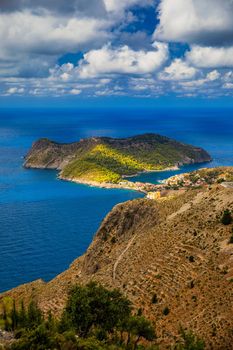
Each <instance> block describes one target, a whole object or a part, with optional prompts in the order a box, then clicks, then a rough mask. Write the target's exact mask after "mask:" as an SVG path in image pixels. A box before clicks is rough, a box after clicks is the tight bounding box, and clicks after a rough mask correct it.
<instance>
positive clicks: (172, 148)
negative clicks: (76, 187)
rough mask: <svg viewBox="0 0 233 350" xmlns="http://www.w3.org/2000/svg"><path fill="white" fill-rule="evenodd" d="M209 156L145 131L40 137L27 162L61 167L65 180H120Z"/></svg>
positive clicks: (206, 160)
mask: <svg viewBox="0 0 233 350" xmlns="http://www.w3.org/2000/svg"><path fill="white" fill-rule="evenodd" d="M210 160H211V157H210V155H209V154H208V153H207V152H206V151H205V150H203V149H202V148H198V147H194V146H190V145H187V144H184V143H180V142H177V141H175V140H173V139H170V138H167V137H164V136H160V135H156V134H144V135H139V136H134V137H129V138H122V139H114V138H107V137H92V138H88V139H83V140H80V141H79V142H76V143H71V144H59V143H56V142H53V141H50V140H48V139H40V140H38V141H37V142H35V143H34V144H33V146H32V149H31V150H30V151H29V153H28V154H27V156H26V159H25V164H24V165H25V167H27V168H48V169H58V170H60V178H62V179H66V180H71V181H77V182H84V183H96V184H98V183H99V184H104V183H110V184H118V183H120V182H121V181H122V177H123V176H130V175H133V174H137V173H139V172H143V171H154V170H163V169H167V168H172V167H178V166H181V165H183V164H190V163H201V162H208V161H210Z"/></svg>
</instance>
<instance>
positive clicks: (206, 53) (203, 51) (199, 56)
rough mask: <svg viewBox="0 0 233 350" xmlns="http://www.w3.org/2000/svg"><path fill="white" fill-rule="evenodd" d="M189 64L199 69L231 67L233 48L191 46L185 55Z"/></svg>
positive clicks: (232, 63) (232, 64) (232, 65)
mask: <svg viewBox="0 0 233 350" xmlns="http://www.w3.org/2000/svg"><path fill="white" fill-rule="evenodd" d="M186 57H187V59H188V61H189V62H191V63H192V64H194V65H195V66H197V67H201V68H217V67H233V46H231V47H202V46H196V45H195V46H192V48H191V51H190V52H188V53H187V55H186Z"/></svg>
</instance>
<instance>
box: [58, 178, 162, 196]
mask: <svg viewBox="0 0 233 350" xmlns="http://www.w3.org/2000/svg"><path fill="white" fill-rule="evenodd" d="M57 178H58V179H59V180H62V181H69V182H74V183H77V184H80V185H86V186H90V187H98V188H105V189H121V190H131V191H138V192H141V193H144V194H147V193H148V191H146V190H145V189H144V188H140V187H139V186H137V183H134V182H131V181H125V180H123V181H122V182H120V183H118V184H114V183H110V182H97V181H88V180H81V179H74V178H67V177H63V176H61V175H58V177H57ZM140 184H142V187H144V186H143V185H146V184H144V183H140ZM149 185H152V186H157V185H154V184H149Z"/></svg>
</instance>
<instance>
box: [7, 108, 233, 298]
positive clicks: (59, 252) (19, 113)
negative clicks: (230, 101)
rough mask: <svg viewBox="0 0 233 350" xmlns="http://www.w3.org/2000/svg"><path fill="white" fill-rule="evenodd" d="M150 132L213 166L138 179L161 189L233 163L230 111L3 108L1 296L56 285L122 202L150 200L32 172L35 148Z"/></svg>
mask: <svg viewBox="0 0 233 350" xmlns="http://www.w3.org/2000/svg"><path fill="white" fill-rule="evenodd" d="M148 132H149V133H152V132H154V133H158V134H162V135H165V136H169V137H172V138H175V139H177V140H179V141H181V142H186V143H189V144H193V145H196V146H201V147H203V148H205V149H206V150H207V151H208V152H209V153H210V154H211V156H212V158H213V161H212V162H211V163H208V164H201V165H191V166H186V167H183V168H181V169H179V170H177V171H162V172H157V173H148V174H141V175H139V176H138V177H135V178H132V180H133V181H145V182H152V183H159V182H161V181H162V180H164V179H166V178H168V177H169V176H172V175H174V174H177V173H181V172H189V171H192V170H195V169H198V168H199V167H214V166H221V165H224V166H228V165H233V142H232V141H233V109H231V108H207V107H206V108H204V107H202V108H201V107H199V108H191V109H190V108H175V109H172V108H169V107H167V108H165V107H163V108H155V107H150V108H133V107H130V108H129V107H127V108H110V107H106V108H100V107H98V108H95V109H94V108H74V107H72V108H64V109H61V108H59V109H56V108H55V107H54V108H32V107H31V108H22V107H21V108H13V107H12V108H0V247H1V251H0V292H2V291H5V290H8V289H10V288H13V287H15V286H17V285H19V284H22V283H26V282H30V281H33V280H35V279H38V278H42V279H44V280H45V281H49V280H50V279H52V278H53V277H54V276H56V275H57V274H59V273H61V272H62V271H64V270H65V269H67V268H68V267H69V265H70V264H71V262H72V261H73V260H74V259H75V258H77V257H78V256H80V255H82V254H83V253H84V252H85V251H86V249H87V248H88V246H89V244H90V243H91V241H92V238H93V236H94V234H95V232H96V231H97V229H98V227H99V225H100V223H101V221H102V220H103V218H104V217H105V215H106V214H107V213H108V212H109V211H110V210H111V209H112V208H113V207H114V206H115V205H116V204H118V203H120V202H124V201H127V200H132V199H134V198H139V197H143V194H141V193H138V192H134V191H128V190H118V189H100V188H94V187H88V186H85V185H78V184H74V183H70V182H65V181H60V180H58V179H57V172H56V171H53V170H26V169H24V168H23V162H24V156H25V155H26V153H27V152H28V150H29V149H30V147H31V145H32V143H33V142H34V141H35V140H37V139H38V138H41V137H47V138H49V139H51V140H54V141H58V142H73V141H77V140H79V139H80V138H85V137H90V136H110V137H126V136H131V135H138V134H142V133H148Z"/></svg>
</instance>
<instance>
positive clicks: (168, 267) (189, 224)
mask: <svg viewBox="0 0 233 350" xmlns="http://www.w3.org/2000/svg"><path fill="white" fill-rule="evenodd" d="M226 209H229V210H231V211H233V189H232V188H226V187H224V186H223V185H222V184H213V185H211V187H209V186H202V187H200V188H195V189H187V190H183V189H182V190H178V191H176V195H174V193H173V195H172V196H169V195H168V196H167V197H166V198H163V199H162V200H158V201H153V200H147V199H139V200H134V201H129V202H126V203H122V204H119V205H117V206H116V207H115V208H113V210H112V211H111V212H110V213H109V214H108V215H107V217H106V218H105V219H104V220H103V222H102V225H101V227H100V228H99V230H98V232H97V233H96V236H95V238H94V240H93V242H92V244H91V246H90V247H89V249H88V250H87V252H86V254H84V255H83V256H82V257H80V258H78V259H77V260H75V261H74V262H73V263H72V265H71V266H70V268H69V269H68V270H67V271H65V272H63V273H62V274H60V275H59V276H57V277H56V278H55V279H53V280H52V281H51V282H49V283H45V282H43V281H42V280H39V281H35V282H33V283H31V284H26V285H23V286H20V287H18V288H16V289H14V290H12V291H10V292H9V293H7V294H8V295H10V296H12V297H14V298H16V300H17V301H18V302H19V300H21V299H24V301H25V302H27V301H29V300H30V299H31V298H34V299H36V300H37V301H38V303H39V306H40V307H41V308H42V310H43V311H44V312H48V311H49V310H50V309H51V310H52V311H53V312H54V313H55V314H60V313H61V311H62V308H63V306H64V304H65V301H66V296H67V291H68V290H69V289H70V287H71V286H72V285H73V284H75V283H87V282H88V281H90V280H96V281H98V282H101V283H103V284H104V285H105V286H107V287H110V288H112V287H117V288H119V289H120V290H122V291H123V292H124V293H125V294H126V295H127V296H128V297H129V298H130V300H131V301H132V302H133V304H134V306H135V308H136V309H138V308H140V309H141V310H142V312H143V314H144V315H145V316H147V317H149V318H150V319H151V320H152V321H154V322H155V324H156V332H157V335H158V337H159V338H158V342H159V343H161V344H162V345H161V349H164V348H165V344H172V343H173V342H174V341H175V339H176V337H177V336H178V329H179V326H180V325H182V326H183V327H185V328H187V329H191V330H192V331H193V332H194V333H196V334H197V335H199V336H200V337H201V338H203V339H204V340H205V342H206V348H207V349H213V350H227V349H229V350H230V349H232V342H233V333H232V330H233V319H232V313H233V259H232V256H233V244H232V243H229V241H230V237H231V236H232V230H233V226H232V223H231V224H230V225H223V224H222V222H221V217H222V214H223V212H224V210H226Z"/></svg>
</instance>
